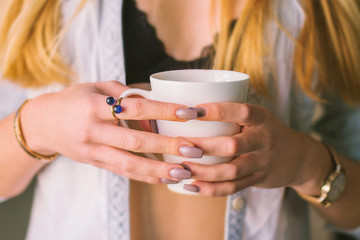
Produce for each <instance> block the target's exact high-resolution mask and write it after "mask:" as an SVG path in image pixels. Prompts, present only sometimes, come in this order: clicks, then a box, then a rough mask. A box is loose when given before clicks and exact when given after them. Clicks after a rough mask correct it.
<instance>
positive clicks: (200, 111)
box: [190, 107, 205, 118]
mask: <svg viewBox="0 0 360 240" xmlns="http://www.w3.org/2000/svg"><path fill="white" fill-rule="evenodd" d="M190 109H194V110H196V112H197V117H198V118H202V117H205V108H201V107H191V108H190Z"/></svg>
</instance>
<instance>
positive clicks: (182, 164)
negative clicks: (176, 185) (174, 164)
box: [180, 163, 191, 172]
mask: <svg viewBox="0 0 360 240" xmlns="http://www.w3.org/2000/svg"><path fill="white" fill-rule="evenodd" d="M180 165H181V166H183V168H184V169H186V170H188V171H190V172H191V168H190V167H189V165H187V164H185V163H181V164H180Z"/></svg>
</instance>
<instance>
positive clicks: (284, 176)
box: [184, 102, 331, 196]
mask: <svg viewBox="0 0 360 240" xmlns="http://www.w3.org/2000/svg"><path fill="white" fill-rule="evenodd" d="M198 107H202V108H204V109H205V111H206V114H205V117H203V118H200V119H199V120H204V121H223V122H233V123H237V124H240V125H241V126H242V130H241V133H239V134H237V135H234V136H229V137H214V138H191V141H192V142H194V144H195V145H196V146H197V147H199V148H201V149H202V150H203V151H204V155H212V156H236V157H235V158H234V160H232V161H230V162H228V163H223V164H217V165H201V164H196V163H192V162H184V164H185V165H187V166H188V167H189V168H190V169H191V172H192V174H193V175H192V178H193V179H196V181H195V182H193V183H192V185H195V186H197V187H192V188H190V189H194V191H199V193H200V194H201V195H205V196H225V195H230V194H233V193H235V192H238V191H240V190H242V189H245V188H247V187H249V186H256V187H261V188H276V187H281V186H303V185H306V186H309V187H310V188H309V191H310V192H308V193H309V194H317V192H314V191H313V190H312V189H316V190H315V191H317V189H320V186H321V179H322V180H323V179H325V177H326V174H327V173H328V172H330V168H331V163H330V162H329V163H328V164H327V165H328V166H327V165H326V164H325V166H323V168H324V169H325V171H324V170H322V171H321V172H316V171H318V170H317V169H319V167H317V165H319V163H316V161H312V160H311V158H309V157H308V156H309V155H312V151H313V149H314V148H313V147H311V146H313V145H316V147H318V146H317V145H320V146H321V144H320V143H318V142H316V141H315V140H313V139H311V138H310V137H308V136H306V135H305V134H302V133H300V132H297V131H295V130H292V129H290V128H288V127H287V126H285V125H284V124H283V123H281V122H280V120H278V119H277V118H276V117H275V116H274V115H273V114H272V113H271V112H270V111H269V110H267V109H266V108H265V107H262V106H259V105H254V104H246V103H230V102H226V103H209V104H202V105H200V106H198ZM320 148H321V147H320ZM323 151H326V150H325V149H324V150H323ZM314 154H315V153H314ZM325 154H326V153H325ZM320 164H321V163H320ZM327 168H328V172H327V173H326V171H327ZM314 174H315V176H316V179H315V178H314V177H313V176H314ZM322 175H324V176H322ZM317 185H319V188H318V186H317ZM313 186H316V187H313ZM311 187H313V188H312V189H311Z"/></svg>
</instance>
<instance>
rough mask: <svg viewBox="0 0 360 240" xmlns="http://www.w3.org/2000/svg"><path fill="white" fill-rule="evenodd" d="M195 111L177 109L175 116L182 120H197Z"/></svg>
mask: <svg viewBox="0 0 360 240" xmlns="http://www.w3.org/2000/svg"><path fill="white" fill-rule="evenodd" d="M197 115H198V113H197V111H196V110H195V109H191V108H179V109H178V110H177V111H176V116H177V117H178V118H181V119H184V120H192V119H196V118H197Z"/></svg>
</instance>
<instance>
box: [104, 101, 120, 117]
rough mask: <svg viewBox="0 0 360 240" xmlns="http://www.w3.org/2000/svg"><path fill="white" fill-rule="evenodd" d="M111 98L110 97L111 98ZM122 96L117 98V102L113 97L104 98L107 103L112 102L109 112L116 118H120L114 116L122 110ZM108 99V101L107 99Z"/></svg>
mask: <svg viewBox="0 0 360 240" xmlns="http://www.w3.org/2000/svg"><path fill="white" fill-rule="evenodd" d="M111 98H112V99H111ZM122 99H123V98H122V97H121V98H119V99H118V100H117V103H116V101H115V99H114V98H113V97H108V98H107V99H106V103H107V104H109V105H110V103H112V105H111V107H110V108H111V113H112V115H113V116H114V118H116V119H117V120H120V118H118V117H117V116H116V114H119V113H121V112H122V111H123V108H122V107H121V105H120V104H121V100H122ZM108 100H109V101H108Z"/></svg>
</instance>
